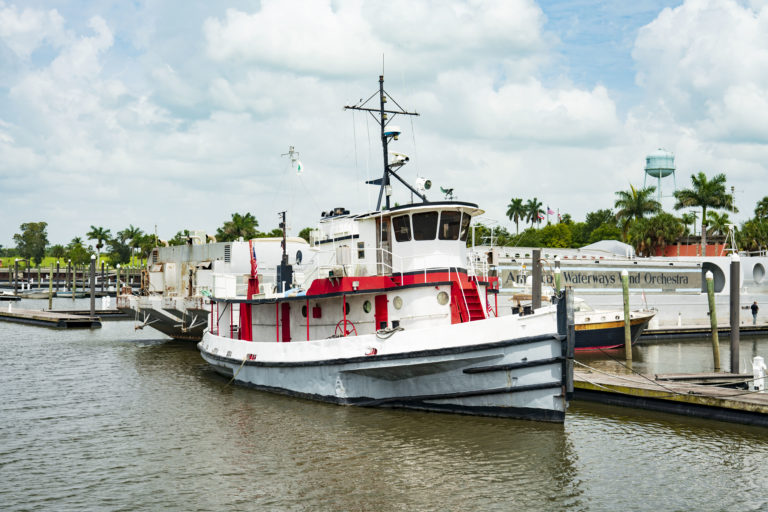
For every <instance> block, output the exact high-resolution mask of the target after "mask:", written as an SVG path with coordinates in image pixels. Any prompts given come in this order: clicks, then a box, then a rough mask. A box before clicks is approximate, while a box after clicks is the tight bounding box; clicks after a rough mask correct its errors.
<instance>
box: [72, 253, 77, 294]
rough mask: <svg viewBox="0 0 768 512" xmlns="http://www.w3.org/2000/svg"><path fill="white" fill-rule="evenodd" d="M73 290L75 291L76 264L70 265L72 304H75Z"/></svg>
mask: <svg viewBox="0 0 768 512" xmlns="http://www.w3.org/2000/svg"><path fill="white" fill-rule="evenodd" d="M75 290H77V263H75V264H74V265H72V302H75Z"/></svg>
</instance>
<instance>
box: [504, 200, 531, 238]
mask: <svg viewBox="0 0 768 512" xmlns="http://www.w3.org/2000/svg"><path fill="white" fill-rule="evenodd" d="M525 213H526V211H525V205H524V204H523V200H522V199H520V198H517V197H514V198H512V200H511V201H510V202H509V206H508V207H507V217H509V220H511V221H514V223H515V231H516V232H517V234H518V235H519V234H520V219H522V218H525Z"/></svg>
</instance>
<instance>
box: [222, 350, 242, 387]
mask: <svg viewBox="0 0 768 512" xmlns="http://www.w3.org/2000/svg"><path fill="white" fill-rule="evenodd" d="M247 360H248V354H245V357H244V358H243V362H242V363H240V368H238V369H237V371H236V372H235V374H234V375H232V378H231V379H229V382H227V383H226V384H224V387H227V386H229V385H230V384H232V381H234V380H235V377H237V375H238V374H239V373H240V370H242V369H243V365H245V362H246V361H247Z"/></svg>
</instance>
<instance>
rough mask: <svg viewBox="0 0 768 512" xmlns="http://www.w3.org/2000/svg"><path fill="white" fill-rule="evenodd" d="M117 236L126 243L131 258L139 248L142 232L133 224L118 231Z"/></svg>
mask: <svg viewBox="0 0 768 512" xmlns="http://www.w3.org/2000/svg"><path fill="white" fill-rule="evenodd" d="M117 234H118V235H119V236H120V237H121V238H122V239H123V241H124V242H128V247H130V248H131V256H133V253H134V252H135V250H136V248H137V247H138V246H139V242H140V241H141V236H142V235H143V234H144V231H142V230H141V229H140V228H137V227H136V226H134V225H133V224H129V225H128V227H127V228H125V229H124V230H122V231H119V232H118V233H117Z"/></svg>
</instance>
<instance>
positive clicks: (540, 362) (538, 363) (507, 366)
mask: <svg viewBox="0 0 768 512" xmlns="http://www.w3.org/2000/svg"><path fill="white" fill-rule="evenodd" d="M561 361H565V358H564V357H550V358H549V359H539V360H537V361H525V362H522V363H510V364H497V365H492V366H476V367H474V368H467V369H465V370H464V373H485V372H500V371H506V370H517V369H519V368H534V367H536V366H547V365H550V364H552V363H558V362H561Z"/></svg>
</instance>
